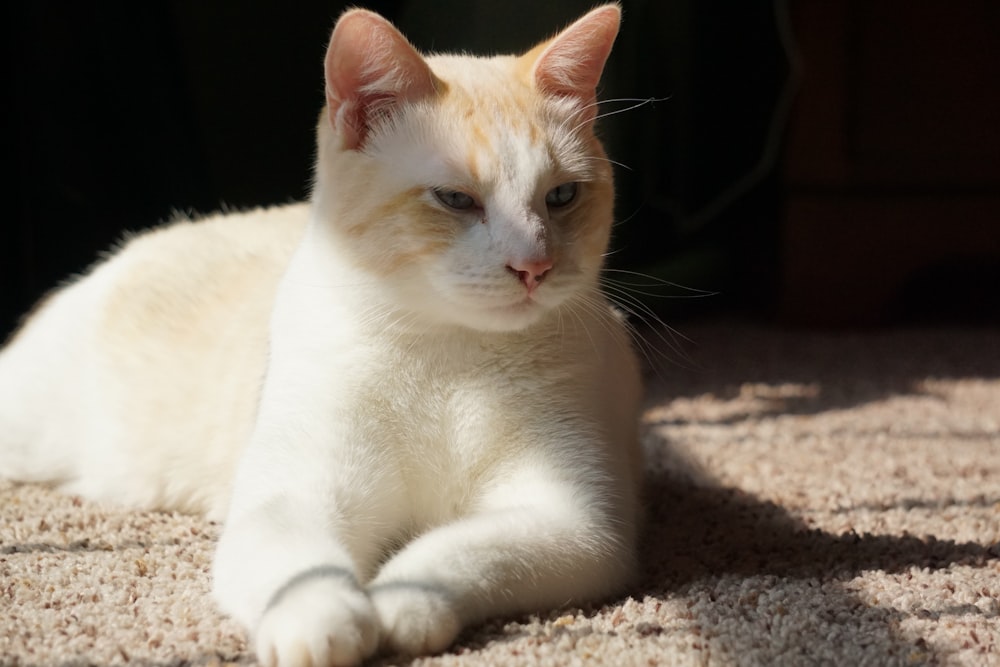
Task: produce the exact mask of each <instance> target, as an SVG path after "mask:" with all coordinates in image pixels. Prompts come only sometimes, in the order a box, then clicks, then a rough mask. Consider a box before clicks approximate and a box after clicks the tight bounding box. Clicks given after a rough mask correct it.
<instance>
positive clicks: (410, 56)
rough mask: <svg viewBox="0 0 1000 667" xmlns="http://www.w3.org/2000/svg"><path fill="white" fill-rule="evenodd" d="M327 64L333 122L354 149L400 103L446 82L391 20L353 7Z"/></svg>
mask: <svg viewBox="0 0 1000 667" xmlns="http://www.w3.org/2000/svg"><path fill="white" fill-rule="evenodd" d="M324 64H325V69H326V103H327V111H328V113H329V119H330V123H331V124H332V125H333V129H334V130H335V131H336V132H337V134H338V135H340V137H341V140H342V141H343V147H344V148H345V149H349V150H356V149H358V148H361V147H362V146H363V145H364V142H365V140H366V139H367V138H368V135H369V133H370V132H371V129H372V128H373V127H374V126H375V125H376V124H377V123H378V122H379V120H380V119H384V118H385V117H387V116H388V115H390V114H392V112H393V110H394V108H395V107H396V106H397V105H398V104H400V103H401V102H407V101H415V100H418V99H421V98H423V97H426V96H428V95H432V94H434V93H435V92H436V91H437V90H439V89H440V88H441V86H442V85H443V84H441V82H440V80H439V79H438V78H437V77H435V76H434V73H433V72H431V69H430V67H428V66H427V63H426V62H425V61H424V59H423V57H422V56H421V55H420V54H419V53H418V52H417V50H416V49H414V48H413V46H412V45H411V44H410V43H409V42H408V41H407V40H406V38H405V37H403V35H402V34H401V33H400V32H399V31H398V30H396V28H395V27H393V25H392V24H391V23H389V22H388V21H387V20H385V19H384V18H382V17H381V16H379V15H378V14H376V13H374V12H370V11H367V10H364V9H351V10H348V11H347V12H345V13H344V15H343V16H341V17H340V20H339V21H337V25H336V27H334V29H333V36H332V37H331V38H330V46H329V47H328V48H327V51H326V60H325V63H324Z"/></svg>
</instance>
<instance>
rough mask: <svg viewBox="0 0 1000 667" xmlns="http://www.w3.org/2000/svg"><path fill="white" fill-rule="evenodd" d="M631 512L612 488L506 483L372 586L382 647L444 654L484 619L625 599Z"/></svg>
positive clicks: (392, 564) (541, 478)
mask: <svg viewBox="0 0 1000 667" xmlns="http://www.w3.org/2000/svg"><path fill="white" fill-rule="evenodd" d="M619 490H622V489H619ZM631 512H632V506H631V503H630V502H629V500H628V499H627V498H624V497H611V495H610V494H609V493H608V490H607V487H605V488H603V489H602V488H600V487H598V486H594V485H589V486H588V485H586V484H573V483H568V482H566V481H560V480H559V478H558V477H557V476H556V475H555V474H553V475H550V476H546V475H545V474H542V473H540V471H538V470H529V471H525V472H524V473H523V474H521V475H518V476H517V477H516V478H513V479H508V481H506V482H505V483H504V484H502V485H499V486H496V487H494V488H493V489H492V490H491V491H490V492H489V493H488V494H487V495H486V496H485V497H484V498H483V499H482V502H481V503H479V504H478V506H477V508H476V510H475V511H474V512H473V513H471V514H470V515H468V516H465V517H464V518H461V519H459V520H457V521H454V522H452V523H449V524H446V525H443V526H440V527H438V528H435V529H433V530H431V531H429V532H427V533H426V534H424V535H423V536H421V537H419V538H418V539H416V540H414V541H413V542H411V543H410V544H409V545H408V546H406V547H405V548H404V549H403V550H401V551H400V552H399V553H397V554H396V555H395V556H394V557H393V558H392V559H391V560H390V561H389V562H387V563H386V564H385V565H384V566H383V567H382V569H381V571H380V572H379V574H378V575H377V576H376V578H375V579H374V580H373V581H372V582H371V584H369V586H368V590H369V591H370V593H371V596H372V601H373V602H374V604H375V607H376V609H377V611H378V615H379V618H380V620H381V624H382V641H383V644H385V645H386V647H387V648H389V649H390V650H393V651H398V652H403V653H409V654H420V653H427V652H435V651H440V650H442V649H444V648H445V647H447V646H448V645H449V644H450V643H451V642H452V641H453V640H454V639H455V638H456V636H457V635H458V633H459V632H460V630H461V629H462V628H463V627H465V626H467V625H469V624H471V623H474V622H477V621H480V620H482V619H484V618H486V617H489V616H495V615H502V614H509V613H514V612H520V611H528V610H532V609H544V608H552V607H559V606H562V605H565V604H567V603H569V602H572V601H579V600H586V599H594V598H599V597H601V596H604V595H609V594H612V593H614V592H616V591H619V590H621V588H622V587H624V586H625V585H626V583H627V581H628V580H629V578H630V577H631V575H632V573H633V571H634V550H633V547H632V541H633V532H634V526H633V524H632V516H631Z"/></svg>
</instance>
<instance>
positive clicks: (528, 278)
mask: <svg viewBox="0 0 1000 667" xmlns="http://www.w3.org/2000/svg"><path fill="white" fill-rule="evenodd" d="M507 270H508V271H510V272H511V273H512V274H514V275H515V276H517V279H518V280H520V281H521V283H522V284H523V285H524V286H525V287H527V288H528V291H529V292H530V291H532V290H534V289H535V288H536V287H538V285H539V284H540V283H541V282H542V280H543V279H544V278H545V276H546V275H548V273H549V271H551V270H552V260H551V259H549V258H548V257H544V258H542V259H533V260H529V261H518V262H510V263H509V264H507Z"/></svg>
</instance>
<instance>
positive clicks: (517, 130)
mask: <svg viewBox="0 0 1000 667" xmlns="http://www.w3.org/2000/svg"><path fill="white" fill-rule="evenodd" d="M598 11H600V10H598ZM614 19H615V20H614V25H613V28H614V30H616V29H617V10H616V9H615V16H614ZM581 21H582V20H581ZM341 23H343V19H342V21H341ZM578 23H579V22H578ZM610 23H611V21H609V20H607V18H605V21H604V23H603V24H602V25H604V26H610ZM369 29H370V26H369ZM376 29H377V27H376ZM338 30H340V27H339V26H338ZM569 30H572V28H571V29H569ZM569 30H568V31H567V32H569ZM591 30H593V28H592V27H591ZM608 30H610V27H607V28H606V29H605V32H604V33H602V34H601V35H599V36H598V37H593V35H589V37H590V40H591V41H596V42H598V45H597V46H593V45H592V44H591V43H590V42H588V41H587V40H583V39H578V42H577V43H575V44H574V45H571V46H575V47H576V48H577V49H583V50H587V51H588V52H590V51H592V50H593V49H598V50H601V49H608V48H610V41H611V40H613V37H614V34H613V33H612V34H611V35H610V38H609V37H608V35H607V34H606V33H607V31H608ZM396 34H397V35H398V33H396ZM563 34H564V35H565V34H566V33H563ZM390 35H391V33H390ZM381 38H382V39H385V38H386V37H385V36H384V35H383V36H382V37H381ZM560 39H564V37H563V36H562V35H560V36H559V37H557V38H556V39H555V40H554V41H553V42H550V43H547V44H546V45H542V46H541V47H539V48H538V49H536V50H535V51H532V52H530V53H529V54H526V55H525V56H522V57H520V58H515V57H497V58H489V59H485V58H483V59H481V58H473V57H467V56H437V57H431V58H427V59H426V60H425V59H422V58H421V59H420V61H419V62H416V61H414V60H413V58H412V57H411V56H410V54H409V53H407V52H406V51H405V49H402V50H403V53H404V56H403V58H404V60H405V62H404V65H403V67H404V69H405V68H412V69H414V70H415V71H416V76H417V77H421V76H422V77H426V85H424V88H423V89H422V90H418V91H416V93H412V92H403V93H398V92H397V93H396V94H395V95H396V96H395V97H394V98H392V99H391V100H390V103H389V104H388V105H387V104H386V101H385V98H384V97H382V96H377V97H375V98H374V99H373V100H370V101H369V102H368V103H369V105H370V106H369V109H368V112H369V114H368V115H367V116H364V117H361V118H360V119H355V120H354V121H353V123H351V122H349V121H346V120H345V119H344V114H343V113H342V114H340V117H339V118H338V115H337V114H336V112H331V114H330V117H331V118H332V122H326V121H327V119H324V120H322V121H321V131H320V165H319V169H318V173H317V176H318V183H317V192H316V199H317V202H318V203H319V205H320V210H321V211H323V213H324V214H325V216H327V218H328V220H329V222H330V224H331V225H332V226H333V228H334V229H335V230H336V231H337V232H338V235H337V238H338V242H339V243H340V244H341V245H342V246H344V247H345V248H347V251H348V254H349V255H350V256H351V258H352V260H354V261H355V262H356V263H357V264H358V267H359V270H361V271H363V272H365V273H366V274H368V275H370V276H371V277H372V279H375V280H378V281H379V283H380V285H382V286H383V287H384V288H385V291H386V293H387V294H390V295H392V298H393V299H394V300H396V301H397V302H398V303H397V305H399V306H401V307H402V308H403V309H405V310H408V311H411V312H415V313H417V314H418V315H419V316H421V317H425V318H428V319H429V320H431V321H434V322H440V323H449V324H458V325H462V326H466V327H470V328H473V329H479V330H500V331H503V330H516V329H522V328H525V327H528V326H530V325H531V324H533V323H535V322H537V321H538V320H539V319H541V318H542V317H543V315H544V314H545V313H547V312H550V311H551V310H552V309H555V308H558V307H559V306H560V305H562V304H564V303H566V302H567V301H570V300H573V299H575V298H578V297H581V296H584V295H586V293H587V292H589V291H591V290H593V289H594V285H595V284H596V279H597V274H598V272H599V271H600V268H601V264H602V259H603V254H604V252H605V250H606V247H607V242H608V236H609V231H610V226H611V221H612V207H613V189H612V182H611V169H610V166H609V164H608V162H607V160H606V158H605V155H604V152H603V150H602V148H601V146H600V144H599V142H598V141H597V139H596V138H595V137H594V134H593V129H592V124H593V123H592V122H591V121H592V118H593V115H594V110H593V90H592V85H593V84H596V78H595V74H594V72H592V71H591V72H586V74H587V76H588V77H589V78H588V79H587V80H586V81H585V82H584V83H583V85H584V87H585V88H586V90H584V91H583V92H582V93H581V94H579V95H575V96H574V95H569V94H565V92H564V91H560V92H559V93H558V94H556V93H554V92H553V91H551V90H546V88H545V86H544V85H542V83H541V82H543V81H544V80H543V79H542V75H541V74H540V72H539V64H538V63H539V60H540V58H541V59H542V61H543V62H544V58H545V54H546V52H547V51H546V50H548V51H552V44H553V43H555V44H556V45H558V40H560ZM336 40H337V33H336V32H335V34H334V45H331V49H334V48H335V43H336ZM414 54H415V52H414ZM606 55H607V53H606V51H605V52H603V54H602V53H598V54H597V56H596V59H595V63H593V64H592V66H591V67H592V68H593V67H596V68H597V70H598V71H597V72H596V77H599V75H600V71H599V69H600V67H601V66H603V62H604V58H605V57H606ZM416 57H417V58H420V56H419V55H416ZM598 60H599V62H596V61H598ZM330 67H331V66H330V61H329V58H328V79H329V77H330ZM422 68H426V71H425V70H424V69H422ZM403 75H404V76H406V77H407V78H408V79H409V80H410V81H412V80H413V78H414V76H415V75H414V73H413V72H409V71H407V72H404V73H403ZM383 83H384V82H383ZM571 83H572V82H571ZM328 85H329V82H328ZM419 85H421V84H418V86H419ZM361 103H362V104H363V103H364V100H362V101H361ZM350 111H351V110H350V109H349V110H348V113H350ZM355 111H356V110H355Z"/></svg>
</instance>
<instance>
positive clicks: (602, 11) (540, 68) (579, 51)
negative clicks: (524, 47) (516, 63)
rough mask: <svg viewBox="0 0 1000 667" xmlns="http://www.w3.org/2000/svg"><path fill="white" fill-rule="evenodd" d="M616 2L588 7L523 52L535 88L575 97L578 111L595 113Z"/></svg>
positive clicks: (615, 23) (617, 18)
mask: <svg viewBox="0 0 1000 667" xmlns="http://www.w3.org/2000/svg"><path fill="white" fill-rule="evenodd" d="M621 17H622V12H621V8H620V7H619V6H618V5H617V4H610V5H604V6H603V7H598V8H597V9H594V10H592V11H591V12H589V13H588V14H585V15H584V16H583V17H581V18H580V19H578V20H577V21H576V22H575V23H573V24H572V25H570V26H569V27H568V28H566V29H565V30H563V31H562V32H560V33H559V34H558V35H556V36H555V37H553V38H552V39H550V40H548V41H547V42H543V43H541V44H539V45H538V46H536V47H535V48H534V49H532V50H531V51H529V52H528V53H526V54H525V55H524V56H523V59H524V60H525V61H527V63H528V64H529V66H530V67H531V70H530V71H531V77H532V83H533V84H534V86H535V88H536V89H538V90H539V91H541V92H543V93H545V94H548V95H555V96H559V97H568V98H572V99H575V100H577V101H579V103H580V105H581V113H583V114H589V115H590V119H592V118H593V117H594V116H595V115H596V113H597V112H596V108H594V106H593V104H594V102H595V101H596V100H597V84H598V83H599V82H600V80H601V74H602V73H603V72H604V65H605V63H606V62H607V60H608V55H610V53H611V47H612V46H613V45H614V43H615V37H617V36H618V27H619V25H620V24H621Z"/></svg>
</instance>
